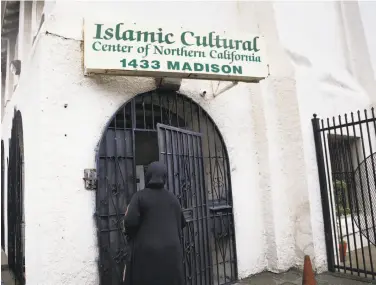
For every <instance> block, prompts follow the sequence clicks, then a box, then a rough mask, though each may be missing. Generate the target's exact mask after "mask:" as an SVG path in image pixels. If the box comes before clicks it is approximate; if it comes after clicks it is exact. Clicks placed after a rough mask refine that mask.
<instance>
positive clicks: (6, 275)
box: [1, 250, 17, 285]
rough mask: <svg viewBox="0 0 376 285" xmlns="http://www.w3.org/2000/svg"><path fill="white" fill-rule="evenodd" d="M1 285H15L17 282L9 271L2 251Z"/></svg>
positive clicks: (6, 259)
mask: <svg viewBox="0 0 376 285" xmlns="http://www.w3.org/2000/svg"><path fill="white" fill-rule="evenodd" d="M1 285H17V281H16V280H15V278H14V277H13V274H12V272H10V270H9V266H8V258H7V256H6V254H5V252H4V251H3V250H1Z"/></svg>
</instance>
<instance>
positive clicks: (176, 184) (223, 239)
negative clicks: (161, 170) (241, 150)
mask: <svg viewBox="0 0 376 285" xmlns="http://www.w3.org/2000/svg"><path fill="white" fill-rule="evenodd" d="M161 125H164V127H163V128H162V129H163V131H162V132H161V131H160V134H159V136H158V126H161ZM160 149H161V150H164V153H165V155H167V153H168V155H167V156H168V157H169V159H167V160H166V166H167V167H168V173H169V176H168V182H167V187H168V189H170V191H172V192H173V193H174V194H175V195H176V196H177V197H178V198H179V201H180V203H181V205H182V207H183V208H184V209H186V214H187V215H188V216H190V217H191V219H192V221H193V222H189V223H188V225H189V226H188V227H187V229H186V232H185V233H184V235H183V237H182V244H183V245H184V250H185V252H186V258H185V260H184V263H185V268H186V272H185V273H186V280H187V284H192V285H198V284H200V285H201V284H202V285H204V284H205V285H207V284H213V285H214V284H215V285H222V284H230V283H232V282H234V281H236V280H237V265H236V248H235V233H234V222H233V211H232V194H231V180H230V172H229V164H228V156H227V151H226V147H225V145H224V143H223V140H222V137H221V135H220V133H219V131H218V129H217V127H216V126H215V124H214V123H213V121H212V120H211V118H210V117H209V116H208V115H207V113H206V112H205V111H204V110H203V109H202V108H201V107H200V106H198V105H197V104H196V103H194V102H193V101H192V100H191V99H189V98H186V97H185V96H183V95H180V94H177V93H175V92H163V93H162V92H159V91H153V92H148V93H145V94H141V95H138V96H136V97H135V98H133V99H132V100H130V101H129V102H128V103H127V104H125V105H124V106H123V107H121V108H120V109H119V110H118V112H117V113H116V114H115V115H114V117H113V118H112V120H111V122H110V123H109V125H108V126H107V129H106V131H105V133H104V134H103V137H102V140H101V143H100V147H99V152H98V154H97V164H98V166H97V169H98V190H97V198H96V204H97V206H96V217H97V227H98V242H99V243H98V244H99V270H100V280H101V281H100V282H101V284H106V285H107V284H108V285H118V284H121V272H122V269H123V268H122V267H123V265H124V261H125V258H126V252H125V251H124V247H125V245H126V240H123V239H122V237H121V235H120V234H119V232H120V221H121V219H122V218H123V215H124V212H125V208H126V206H127V204H128V203H129V200H130V198H131V197H132V195H133V194H134V193H135V192H136V191H137V190H139V189H141V188H143V186H144V181H143V175H144V173H145V171H146V167H145V166H147V165H148V164H149V163H150V162H152V161H156V160H159V159H162V158H163V156H164V154H163V153H162V154H160Z"/></svg>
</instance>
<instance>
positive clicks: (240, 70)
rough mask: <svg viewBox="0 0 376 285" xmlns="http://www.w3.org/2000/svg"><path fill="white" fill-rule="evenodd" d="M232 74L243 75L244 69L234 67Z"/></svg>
mask: <svg viewBox="0 0 376 285" xmlns="http://www.w3.org/2000/svg"><path fill="white" fill-rule="evenodd" d="M232 73H234V74H243V69H242V67H241V66H233V67H232Z"/></svg>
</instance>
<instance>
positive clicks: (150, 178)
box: [145, 161, 167, 189]
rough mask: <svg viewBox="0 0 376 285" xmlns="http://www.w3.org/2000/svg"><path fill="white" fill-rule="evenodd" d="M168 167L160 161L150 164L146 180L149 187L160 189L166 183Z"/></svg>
mask: <svg viewBox="0 0 376 285" xmlns="http://www.w3.org/2000/svg"><path fill="white" fill-rule="evenodd" d="M166 177H167V169H166V166H165V165H164V164H163V163H162V162H159V161H154V162H152V163H150V164H149V166H148V169H147V170H146V174H145V182H146V187H147V188H153V189H160V188H163V187H164V185H165V183H166Z"/></svg>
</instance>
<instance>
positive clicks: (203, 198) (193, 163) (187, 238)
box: [158, 124, 211, 285]
mask: <svg viewBox="0 0 376 285" xmlns="http://www.w3.org/2000/svg"><path fill="white" fill-rule="evenodd" d="M158 141H159V150H160V154H161V161H163V162H164V163H165V165H166V166H167V173H168V180H167V189H169V191H171V192H173V193H174V194H175V195H176V196H177V197H178V198H179V201H180V204H181V206H182V208H183V211H184V213H185V216H186V221H187V227H186V228H185V229H184V233H183V237H182V244H183V246H184V257H185V258H184V265H185V284H187V285H189V284H211V274H210V270H211V264H210V263H211V262H210V246H209V226H208V223H209V220H208V217H209V212H208V199H207V193H206V191H205V176H204V160H203V155H202V137H201V134H199V133H194V132H190V131H185V130H182V129H178V128H174V127H170V126H165V125H161V124H158Z"/></svg>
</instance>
